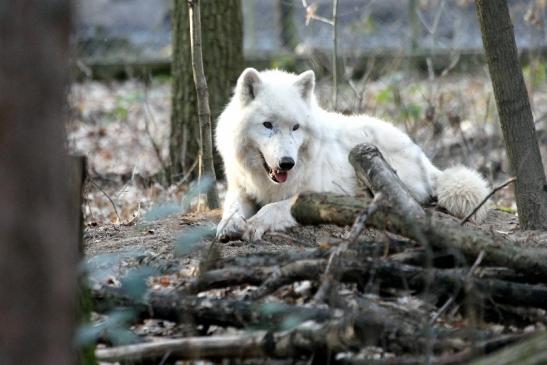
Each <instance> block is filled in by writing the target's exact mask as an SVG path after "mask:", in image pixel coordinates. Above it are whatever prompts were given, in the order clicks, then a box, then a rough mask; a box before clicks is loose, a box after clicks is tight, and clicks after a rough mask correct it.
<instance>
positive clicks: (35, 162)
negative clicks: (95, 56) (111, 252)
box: [0, 0, 79, 365]
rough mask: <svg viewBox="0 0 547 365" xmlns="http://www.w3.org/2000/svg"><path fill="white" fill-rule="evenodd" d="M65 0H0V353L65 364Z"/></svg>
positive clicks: (70, 305)
mask: <svg viewBox="0 0 547 365" xmlns="http://www.w3.org/2000/svg"><path fill="white" fill-rule="evenodd" d="M69 32H70V2H69V1H68V0H52V1H47V2H45V1H39V0H25V1H9V2H2V5H1V6H0V44H1V47H0V176H1V178H0V242H1V244H0V296H1V299H0V323H2V330H0V362H1V363H2V364H6V365H11V364H14V365H15V364H67V365H68V364H73V363H74V361H75V351H74V348H73V347H72V346H71V344H72V343H73V342H72V341H73V333H74V327H75V320H76V298H77V290H76V289H77V282H78V280H77V279H78V275H77V260H78V233H79V232H78V221H77V219H78V214H76V213H75V212H74V211H73V210H72V209H70V204H69V200H70V188H69V185H68V179H69V171H68V156H67V154H66V152H65V150H64V146H65V142H66V141H65V136H64V126H63V120H64V119H65V115H64V113H63V109H64V104H65V96H66V87H67V75H68V73H69V72H68V70H69V67H68V59H69V48H68V45H69V40H68V37H69Z"/></svg>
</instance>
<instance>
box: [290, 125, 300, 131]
mask: <svg viewBox="0 0 547 365" xmlns="http://www.w3.org/2000/svg"><path fill="white" fill-rule="evenodd" d="M298 128H300V124H295V125H294V126H293V127H292V130H293V131H295V130H297V129H298Z"/></svg>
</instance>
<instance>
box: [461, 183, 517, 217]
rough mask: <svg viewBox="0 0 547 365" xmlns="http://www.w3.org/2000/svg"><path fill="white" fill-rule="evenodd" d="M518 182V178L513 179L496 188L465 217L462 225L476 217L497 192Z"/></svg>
mask: <svg viewBox="0 0 547 365" xmlns="http://www.w3.org/2000/svg"><path fill="white" fill-rule="evenodd" d="M515 181H517V178H516V177H512V178H510V179H509V180H507V181H505V182H504V183H502V184H500V185H498V186H496V187H495V188H494V189H492V191H491V192H490V193H489V194H488V195H486V196H485V197H484V199H483V200H481V202H480V203H479V204H477V206H476V207H475V208H474V209H473V210H472V211H471V213H469V214H468V215H467V216H465V217H464V218H463V219H462V220H461V221H460V225H462V226H463V225H464V224H465V223H466V222H467V221H468V220H469V219H471V217H473V215H475V213H477V211H478V210H479V209H480V208H481V207H482V206H483V205H484V203H486V202H487V201H488V199H490V198H491V197H492V195H494V194H495V193H496V192H497V191H499V190H501V189H503V188H504V187H506V186H507V185H509V184H511V183H513V182H515Z"/></svg>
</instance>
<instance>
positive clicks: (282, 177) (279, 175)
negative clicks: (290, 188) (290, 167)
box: [274, 171, 288, 183]
mask: <svg viewBox="0 0 547 365" xmlns="http://www.w3.org/2000/svg"><path fill="white" fill-rule="evenodd" d="M287 175H288V173H287V171H274V177H275V179H276V180H277V182H278V183H284V182H285V181H287Z"/></svg>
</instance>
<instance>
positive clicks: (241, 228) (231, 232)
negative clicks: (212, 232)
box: [217, 213, 247, 242]
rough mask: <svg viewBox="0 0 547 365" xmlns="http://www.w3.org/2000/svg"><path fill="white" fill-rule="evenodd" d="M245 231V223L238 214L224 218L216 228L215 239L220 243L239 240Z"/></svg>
mask: <svg viewBox="0 0 547 365" xmlns="http://www.w3.org/2000/svg"><path fill="white" fill-rule="evenodd" d="M246 229H247V222H246V221H245V219H243V217H242V216H241V215H240V214H239V213H235V214H233V215H232V216H230V217H228V218H224V219H222V220H221V221H220V223H219V224H218V226H217V238H218V240H219V241H220V242H228V241H235V240H240V239H241V238H242V236H243V233H244V232H245V231H246Z"/></svg>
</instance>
